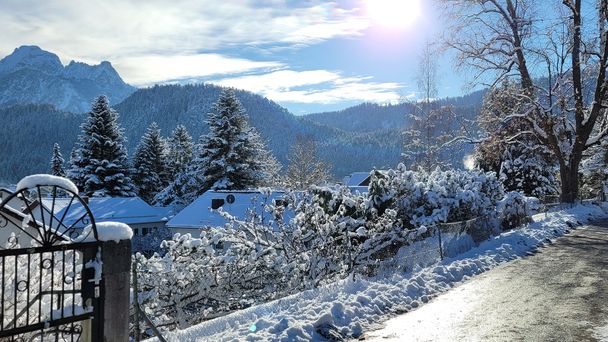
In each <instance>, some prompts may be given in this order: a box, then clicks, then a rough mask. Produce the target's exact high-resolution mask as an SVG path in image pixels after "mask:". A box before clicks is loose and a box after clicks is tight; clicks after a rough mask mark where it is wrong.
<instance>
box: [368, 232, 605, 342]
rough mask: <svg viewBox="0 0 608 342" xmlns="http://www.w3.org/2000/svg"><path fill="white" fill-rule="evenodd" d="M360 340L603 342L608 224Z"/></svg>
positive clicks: (484, 278) (575, 234)
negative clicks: (597, 341)
mask: <svg viewBox="0 0 608 342" xmlns="http://www.w3.org/2000/svg"><path fill="white" fill-rule="evenodd" d="M365 338H366V339H365V340H366V341H595V340H600V341H608V221H605V222H601V223H598V224H597V225H589V226H585V227H581V228H579V229H576V230H574V231H573V232H572V233H570V234H569V235H566V236H563V237H561V238H559V239H557V240H556V241H555V243H554V244H553V245H551V246H548V247H546V248H541V249H540V250H539V251H538V252H537V253H536V254H534V255H532V256H529V257H526V258H522V259H519V260H515V261H513V262H510V263H506V264H504V265H502V266H499V267H497V268H495V269H493V270H491V271H488V272H486V273H484V274H481V275H479V276H476V277H474V278H473V279H471V280H469V281H467V282H465V283H464V284H462V285H460V286H458V287H456V288H454V289H452V290H450V291H448V292H447V293H445V294H443V295H441V296H439V297H437V298H436V299H434V300H432V301H430V302H429V303H428V304H426V305H423V306H422V307H421V308H419V309H418V310H415V311H412V312H409V313H406V314H403V315H401V316H397V317H395V318H393V319H391V320H389V321H387V322H386V325H385V328H383V329H380V330H376V331H371V332H369V333H367V334H366V335H365Z"/></svg>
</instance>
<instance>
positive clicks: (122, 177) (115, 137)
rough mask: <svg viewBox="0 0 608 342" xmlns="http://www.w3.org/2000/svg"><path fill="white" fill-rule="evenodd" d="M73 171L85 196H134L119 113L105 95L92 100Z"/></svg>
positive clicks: (79, 141) (83, 125) (80, 137)
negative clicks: (119, 122)
mask: <svg viewBox="0 0 608 342" xmlns="http://www.w3.org/2000/svg"><path fill="white" fill-rule="evenodd" d="M81 129H82V133H81V134H80V136H79V137H78V149H77V150H76V152H75V160H74V164H73V167H74V168H75V169H74V170H73V172H72V173H73V174H75V175H76V176H77V177H78V176H80V177H82V178H81V179H82V183H83V188H82V191H83V193H84V194H85V195H87V196H111V197H129V196H135V191H134V185H133V182H132V181H131V178H130V177H129V174H130V171H131V170H130V168H129V163H128V158H127V150H126V148H125V146H124V138H123V130H122V128H121V127H120V125H119V124H118V113H117V112H116V111H114V109H112V108H111V107H110V105H109V103H108V99H107V98H106V97H105V96H99V97H98V98H96V99H95V100H94V101H93V105H92V108H91V111H90V112H89V113H88V114H87V118H86V121H85V122H84V123H83V124H82V126H81Z"/></svg>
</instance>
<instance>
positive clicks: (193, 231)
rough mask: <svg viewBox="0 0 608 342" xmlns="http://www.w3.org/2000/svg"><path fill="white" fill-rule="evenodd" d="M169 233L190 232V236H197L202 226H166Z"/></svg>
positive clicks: (182, 233)
mask: <svg viewBox="0 0 608 342" xmlns="http://www.w3.org/2000/svg"><path fill="white" fill-rule="evenodd" d="M167 228H169V231H171V234H175V233H179V234H181V235H184V234H190V235H192V237H195V238H198V237H199V236H200V233H201V229H202V228H175V227H167Z"/></svg>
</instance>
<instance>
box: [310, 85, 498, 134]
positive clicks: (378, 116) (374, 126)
mask: <svg viewBox="0 0 608 342" xmlns="http://www.w3.org/2000/svg"><path fill="white" fill-rule="evenodd" d="M485 92H486V91H485V90H478V91H475V92H472V93H470V94H468V95H464V96H460V97H450V98H445V99H440V100H437V104H438V105H440V106H444V105H451V106H453V107H454V108H455V111H456V112H457V113H458V114H460V115H465V116H466V117H469V118H474V117H475V116H476V115H477V113H478V112H479V109H480V107H481V104H482V102H483V96H484V95H485ZM414 110H415V104H414V103H410V102H404V103H400V104H388V105H383V104H377V103H367V102H366V103H361V104H359V105H356V106H353V107H349V108H346V109H343V110H339V111H333V112H322V113H313V114H307V115H303V116H301V117H302V118H303V119H304V120H309V121H312V122H316V123H318V124H321V125H325V126H328V127H333V128H337V129H341V130H344V131H350V132H374V131H378V130H386V129H403V128H406V127H408V125H409V119H408V117H407V115H408V114H410V113H412V112H414Z"/></svg>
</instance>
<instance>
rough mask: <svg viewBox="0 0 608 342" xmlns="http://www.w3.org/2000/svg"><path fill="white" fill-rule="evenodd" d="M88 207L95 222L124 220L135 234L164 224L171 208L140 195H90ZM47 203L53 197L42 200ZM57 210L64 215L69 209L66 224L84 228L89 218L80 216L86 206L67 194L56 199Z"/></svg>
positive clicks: (50, 202)
mask: <svg viewBox="0 0 608 342" xmlns="http://www.w3.org/2000/svg"><path fill="white" fill-rule="evenodd" d="M85 200H86V201H88V207H89V209H90V210H91V212H92V213H93V217H94V218H95V222H108V221H112V222H121V223H125V224H127V225H129V226H130V227H131V229H133V234H134V235H135V236H137V235H147V234H150V233H153V232H156V231H157V230H159V229H161V228H164V227H165V224H166V223H167V221H168V218H169V217H170V215H171V211H172V210H171V208H167V207H153V206H151V205H149V204H148V203H146V202H145V201H143V200H142V199H141V198H139V197H91V198H88V199H85ZM42 202H43V204H44V206H45V207H48V208H50V206H51V205H52V199H50V198H47V199H43V200H42ZM55 208H56V209H55V212H57V214H56V215H57V216H63V214H64V212H66V211H67V213H66V216H65V219H64V224H65V225H66V226H72V225H74V226H75V227H77V228H84V227H85V226H86V225H88V224H89V223H88V222H86V221H85V222H83V221H82V220H81V218H82V217H83V215H84V214H85V212H86V211H85V209H84V207H83V206H82V205H81V204H80V203H76V202H72V203H71V204H70V200H69V199H67V198H56V199H55Z"/></svg>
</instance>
